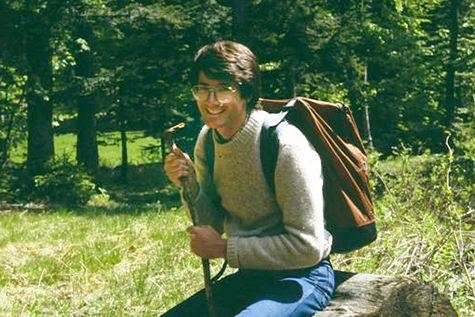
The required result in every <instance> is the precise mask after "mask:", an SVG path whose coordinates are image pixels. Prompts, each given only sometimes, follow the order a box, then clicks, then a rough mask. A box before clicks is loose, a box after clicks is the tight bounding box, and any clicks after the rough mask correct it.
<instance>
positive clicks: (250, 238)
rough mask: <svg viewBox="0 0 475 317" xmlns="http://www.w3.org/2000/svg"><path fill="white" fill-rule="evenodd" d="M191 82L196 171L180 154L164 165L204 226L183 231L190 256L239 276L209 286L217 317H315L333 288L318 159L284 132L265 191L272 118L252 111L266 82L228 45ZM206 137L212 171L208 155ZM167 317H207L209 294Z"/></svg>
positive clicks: (209, 56) (200, 63) (240, 49)
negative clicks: (264, 131)
mask: <svg viewBox="0 0 475 317" xmlns="http://www.w3.org/2000/svg"><path fill="white" fill-rule="evenodd" d="M191 76H192V77H191V81H192V83H193V88H192V92H193V96H194V98H195V100H196V103H197V106H198V109H199V111H200V113H201V116H202V119H203V121H204V123H205V126H204V127H203V129H202V130H201V132H200V134H199V136H198V140H197V143H196V146H195V162H194V164H193V162H192V161H191V160H190V158H189V157H188V156H187V155H186V154H184V153H183V152H181V151H179V150H176V151H174V153H171V154H169V155H168V156H167V158H166V160H165V171H166V174H167V176H168V177H169V178H170V180H171V181H172V182H173V183H175V184H176V185H178V186H181V184H180V181H179V179H180V178H182V177H186V178H187V180H188V184H190V188H191V192H192V195H191V196H192V197H191V198H189V199H192V203H193V206H194V210H195V211H196V212H197V214H198V218H199V221H200V225H198V226H191V227H189V228H188V229H187V231H188V233H189V234H190V239H191V249H192V251H193V252H194V253H195V254H196V255H198V256H200V257H202V258H205V259H214V258H224V259H226V260H227V261H228V263H229V265H230V266H231V267H234V268H238V269H239V270H238V272H237V273H234V274H232V275H229V276H227V277H225V278H223V279H221V280H220V281H218V282H217V283H216V284H215V285H213V293H214V305H215V307H216V310H217V313H218V316H240V317H244V316H276V317H285V316H312V315H313V314H314V313H315V312H316V311H318V310H322V309H323V308H324V307H325V306H326V305H327V304H328V302H329V300H330V298H331V296H332V294H333V291H334V288H335V281H334V273H333V269H332V267H331V264H330V262H329V260H328V258H327V257H328V255H329V254H330V249H331V241H332V239H331V235H330V234H329V233H328V232H327V231H326V230H325V224H324V218H323V203H324V202H323V192H322V186H323V176H322V170H321V163H320V157H319V156H318V154H317V152H316V151H315V149H314V148H313V147H312V145H311V144H310V143H309V142H308V141H307V139H306V138H305V136H304V135H303V134H302V133H301V132H300V131H299V130H298V129H297V128H296V127H294V126H292V125H288V126H286V127H285V128H284V129H283V131H282V132H281V133H280V134H279V152H278V153H279V154H278V158H277V163H276V166H275V189H274V190H271V189H270V188H269V186H268V184H267V182H266V179H265V176H264V173H263V171H262V166H261V160H260V155H261V154H260V145H259V142H260V130H261V127H262V124H263V122H264V120H265V119H266V117H267V115H268V113H267V112H265V111H262V110H259V109H258V107H256V104H257V99H258V97H259V91H260V73H259V69H258V63H257V58H256V57H255V55H254V54H253V53H252V52H251V51H250V50H249V49H248V48H247V47H246V46H244V45H241V44H238V43H235V42H230V41H220V42H216V43H214V44H211V45H207V46H204V47H203V48H201V49H200V50H199V51H198V53H197V54H196V56H195V59H194V63H193V69H192V75H191ZM208 133H212V137H213V142H214V151H215V158H214V168H213V171H209V170H208V164H207V162H206V155H205V142H206V141H205V140H206V136H207V134H208ZM318 175H320V177H318ZM223 233H225V234H226V238H223V236H222V234H223ZM163 316H167V317H169V316H207V305H206V299H205V295H204V292H203V291H201V292H198V293H197V294H195V295H194V296H192V297H190V298H189V299H188V300H186V301H184V302H183V303H181V304H179V305H177V306H176V307H175V308H173V309H172V310H170V311H169V312H167V313H166V314H165V315H163Z"/></svg>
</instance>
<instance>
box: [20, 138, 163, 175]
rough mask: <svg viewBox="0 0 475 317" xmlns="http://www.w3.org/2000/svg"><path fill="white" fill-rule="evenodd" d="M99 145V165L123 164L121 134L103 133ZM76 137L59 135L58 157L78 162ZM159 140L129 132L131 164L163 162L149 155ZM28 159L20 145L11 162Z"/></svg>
mask: <svg viewBox="0 0 475 317" xmlns="http://www.w3.org/2000/svg"><path fill="white" fill-rule="evenodd" d="M97 142H98V144H99V146H98V148H99V149H98V151H99V164H100V165H101V166H105V167H115V166H118V165H120V164H121V162H122V149H121V143H120V133H119V132H103V133H100V134H99V135H98V137H97ZM75 144H76V135H75V134H73V133H66V134H59V135H55V137H54V147H55V155H56V156H67V157H69V158H70V159H71V161H75V160H76V147H75ZM159 144H160V142H159V140H157V139H155V138H153V137H150V136H149V137H144V136H143V132H141V131H128V132H127V153H128V160H129V164H132V165H133V164H143V163H150V162H152V161H154V160H155V161H156V160H161V158H160V156H159V153H156V154H149V152H147V151H146V149H147V148H149V147H158V146H159ZM25 158H26V146H25V145H20V146H19V147H18V148H16V149H15V151H13V153H12V157H11V160H12V162H15V163H22V162H24V161H25Z"/></svg>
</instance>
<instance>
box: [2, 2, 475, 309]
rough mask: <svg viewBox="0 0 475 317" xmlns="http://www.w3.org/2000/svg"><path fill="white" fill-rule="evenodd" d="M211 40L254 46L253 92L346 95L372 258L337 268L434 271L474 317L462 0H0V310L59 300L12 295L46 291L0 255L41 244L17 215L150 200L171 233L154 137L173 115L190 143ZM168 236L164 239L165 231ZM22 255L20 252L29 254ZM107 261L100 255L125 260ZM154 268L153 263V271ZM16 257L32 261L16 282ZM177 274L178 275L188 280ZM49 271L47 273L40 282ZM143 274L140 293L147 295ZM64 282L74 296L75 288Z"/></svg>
mask: <svg viewBox="0 0 475 317" xmlns="http://www.w3.org/2000/svg"><path fill="white" fill-rule="evenodd" d="M218 39H235V40H237V41H240V42H242V43H244V44H246V45H248V46H249V47H250V48H251V49H252V50H253V51H254V52H255V53H256V55H257V56H258V57H259V59H260V63H261V71H262V74H263V94H262V96H263V97H266V98H289V97H293V96H306V97H311V98H315V99H320V100H326V101H331V102H339V101H343V102H345V103H347V104H349V105H350V106H351V109H352V111H353V114H354V116H355V118H356V121H357V124H358V126H359V129H360V131H361V134H362V136H363V138H364V140H365V144H366V147H367V149H368V152H369V154H370V156H371V160H372V170H371V173H372V186H373V192H374V200H375V206H376V214H377V215H378V218H379V221H380V225H379V228H380V232H381V234H380V239H379V241H378V242H377V244H375V247H373V248H372V249H369V251H368V249H366V251H365V249H363V250H362V251H361V252H362V253H359V252H360V251H358V252H356V253H355V254H351V255H350V256H347V257H341V258H336V263H337V266H338V265H340V267H341V268H343V269H352V270H358V271H368V272H380V273H384V274H393V275H402V276H411V277H416V278H419V279H422V280H425V281H429V282H433V283H435V284H436V285H437V286H438V287H439V289H440V290H441V291H442V292H444V293H446V294H447V295H448V297H449V298H450V299H451V300H452V302H453V304H454V306H455V307H456V309H457V311H458V312H459V313H460V314H461V315H466V316H473V315H470V314H471V313H472V312H473V311H475V304H474V301H475V286H474V284H475V282H474V280H475V265H474V264H473V263H475V237H474V234H473V230H474V224H475V214H474V212H473V211H474V208H475V185H474V183H475V182H474V180H475V177H474V176H475V145H474V143H473V138H474V136H475V133H474V127H475V3H474V2H473V1H471V0H417V1H416V0H384V1H375V0H357V1H356V0H345V1H342V0H336V1H335V0H333V1H328V0H318V1H314V0H294V1H290V0H282V1H272V0H240V1H239V0H219V1H217V0H189V1H183V0H181V1H180V0H135V1H129V0H117V1H108V0H1V1H0V176H1V177H0V202H1V206H2V208H0V217H1V218H0V219H1V222H0V224H1V226H2V227H3V228H2V227H0V229H1V232H0V248H1V249H0V250H2V252H0V263H2V264H4V265H3V267H4V268H5V269H3V270H2V269H0V270H1V271H0V273H1V274H0V285H2V286H4V287H5V288H4V289H6V290H4V291H2V293H0V295H1V296H0V299H2V298H4V299H6V302H9V303H11V302H12V300H13V299H14V301H18V300H19V301H20V302H19V304H18V305H16V304H4V305H3V306H2V304H1V303H2V301H1V300H0V312H1V311H2V309H4V311H5V312H7V311H8V312H12V311H16V312H20V313H25V312H27V311H28V312H29V313H32V312H35V311H37V312H38V314H39V315H41V314H42V313H43V312H44V311H45V309H46V310H48V309H54V310H55V311H57V309H56V308H52V307H55V305H56V304H57V302H56V303H54V302H53V301H51V302H50V301H48V300H44V302H43V301H41V300H38V297H34V298H35V300H34V301H33V304H32V303H31V302H28V301H26V302H25V301H24V300H23V301H22V300H20V298H21V296H20V295H22V296H26V295H25V294H24V293H22V291H19V289H21V290H23V291H24V288H22V287H26V289H28V287H27V286H31V285H30V284H35V283H38V282H39V284H42V283H43V285H44V283H45V281H46V277H47V276H48V271H45V269H44V268H42V269H40V268H36V269H31V265H30V266H29V264H28V263H23V262H21V263H22V265H14V264H12V262H11V259H7V258H8V256H7V255H8V254H11V251H12V247H13V246H16V247H17V248H19V249H18V250H20V249H21V248H20V247H19V245H23V246H24V245H27V240H28V239H30V238H31V239H33V240H35V239H38V236H36V235H35V236H31V237H30V238H26V239H27V240H18V241H16V240H15V239H17V238H15V237H17V235H18V234H19V232H23V233H24V234H26V231H22V229H21V227H18V226H17V225H18V223H17V222H18V221H20V220H19V219H23V218H22V217H29V216H28V214H30V213H31V217H32V218H27V219H28V223H30V224H31V223H33V224H37V225H39V224H38V223H37V222H36V221H38V219H37V218H36V217H37V216H38V215H39V214H41V215H50V213H51V212H55V213H56V214H57V215H62V214H63V213H62V212H60V211H61V210H63V211H64V210H66V211H67V212H66V213H65V215H66V216H67V215H69V216H71V215H78V214H89V213H91V212H92V213H94V214H95V215H96V216H97V215H98V214H99V215H104V214H105V215H108V216H110V217H113V216H117V215H118V214H129V215H132V216H134V217H135V218H133V219H135V220H130V221H131V223H129V224H128V225H129V226H132V227H133V226H134V224H135V221H138V220H140V219H142V218H141V217H143V216H140V215H142V213H144V214H147V215H150V214H153V215H154V216H156V215H157V212H156V211H157V208H158V209H159V210H160V211H161V212H159V213H158V214H159V216H160V217H157V218H159V220H151V219H155V218H154V217H152V216H150V217H147V223H148V225H149V226H152V223H153V225H154V226H158V227H159V228H160V229H159V230H160V231H162V232H168V231H167V230H166V229H169V228H170V221H171V220H170V219H169V217H172V216H171V215H173V217H175V216H176V214H175V213H176V212H177V211H176V208H175V207H176V206H177V204H178V201H177V191H176V189H175V188H173V187H172V186H170V185H169V183H168V182H167V181H166V180H165V178H164V177H163V173H162V170H161V162H162V158H163V153H164V151H165V149H164V148H163V144H162V142H161V133H162V132H163V130H164V129H165V128H167V127H169V126H171V125H173V124H176V123H177V122H180V121H183V122H186V123H187V128H186V129H185V130H184V131H183V133H182V134H181V135H180V139H179V144H180V146H181V147H183V148H184V149H185V150H186V151H187V152H189V153H191V152H192V147H193V143H194V138H195V137H196V135H197V132H198V131H199V128H200V126H201V122H200V118H199V114H198V112H197V111H196V109H195V106H194V102H193V99H192V96H191V93H190V89H189V88H190V87H189V83H188V74H189V71H190V65H191V61H192V57H193V55H194V53H195V52H196V50H197V49H198V48H199V47H201V46H202V45H204V44H207V43H210V42H213V41H215V40H218ZM140 141H143V142H142V143H140ZM61 142H65V144H63V143H61ZM137 144H140V145H137ZM111 146H112V147H116V148H117V149H118V151H119V154H116V159H111V153H110V152H108V151H107V149H108V148H110V147H111ZM134 146H139V147H140V149H136V148H134ZM137 151H138V152H140V154H138V155H136V154H137ZM134 155H135V156H134ZM136 157H137V158H136ZM65 206H66V207H65ZM63 208H66V209H63ZM98 208H99V209H98ZM18 210H20V211H21V212H20V211H18ZM58 210H59V211H58ZM91 210H93V211H91ZM144 210H145V211H144ZM164 210H166V211H168V212H163V211H164ZM138 211H139V212H138ZM25 212H26V214H25ZM66 216H65V217H66ZM177 217H178V216H177ZM73 218H74V217H73ZM96 218H97V219H102V218H101V217H95V218H94V219H96ZM131 219H132V218H131ZM137 219H138V220H137ZM173 219H175V218H173ZM142 220H143V219H142ZM62 221H65V220H64V219H62ZM153 221H163V222H162V223H160V224H157V223H154V222H153ZM174 221H175V222H179V223H181V222H185V220H184V218H178V220H176V219H175V220H174ZM21 223H22V224H23V225H24V226H25V227H24V228H23V230H27V228H29V226H27V225H26V224H25V223H24V222H21ZM164 224H166V226H168V228H163V226H164ZM56 225H58V226H59V224H56ZM175 225H176V226H177V227H174V226H173V225H172V226H171V228H176V229H177V230H179V228H180V224H178V223H175ZM40 228H41V225H40ZM56 229H57V228H56ZM42 230H43V231H44V232H48V228H47V227H43V228H42ZM51 230H53V229H51ZM104 230H105V229H104ZM385 230H386V231H385ZM14 232H16V233H15V234H14ZM104 235H105V236H107V234H106V233H104ZM111 235H113V234H112V233H110V232H109V237H110V236H111ZM170 235H171V236H167V237H165V236H163V237H161V238H160V239H162V240H161V241H169V240H168V239H171V240H173V239H175V236H174V235H173V234H172V233H170ZM25 236H28V234H26V235H25ZM39 236H42V235H41V234H40V235H39ZM171 237H173V238H171ZM149 238H150V239H151V240H153V239H152V238H151V237H149ZM62 239H63V238H62ZM154 239H155V240H153V241H158V240H156V239H158V237H156V236H154ZM182 240H183V241H185V240H186V239H185V237H182V236H180V239H179V241H182ZM15 241H16V242H17V244H15ZM54 241H56V240H54ZM173 241H175V240H173ZM51 243H53V242H52V241H48V242H45V244H51ZM55 243H56V242H55ZM156 243H158V242H156ZM170 243H171V242H170ZM173 243H176V241H175V242H173ZM180 243H181V242H180ZM89 247H91V248H93V249H94V248H95V246H89ZM116 247H117V246H116ZM130 247H131V246H130V245H129V246H128V247H127V248H126V251H124V252H125V253H127V252H129V251H130V250H131V249H129V248H130ZM132 247H133V249H134V252H135V251H136V250H137V248H138V246H137V245H132ZM32 248H33V247H32ZM124 248H125V247H124ZM184 248H185V249H186V247H184ZM50 249H54V248H52V247H51V246H50ZM21 250H23V249H21ZM95 250H98V249H97V248H96V249H95ZM114 250H115V249H114ZM63 251H64V250H63ZM109 251H110V250H109ZM22 252H26V251H25V250H23V251H22ZM85 252H86V251H85ZM157 252H158V251H157ZM170 252H171V253H167V254H161V253H159V254H158V255H157V254H153V257H152V256H151V255H150V256H151V257H152V258H156V257H161V258H162V259H168V260H170V261H172V262H173V261H175V260H176V257H177V255H176V254H175V253H173V252H172V251H170ZM33 253H34V254H35V256H33V257H32V258H31V261H30V262H29V263H33V262H35V261H36V262H38V261H37V260H38V258H37V257H36V256H40V255H38V254H37V253H35V252H33ZM2 254H4V255H5V257H4V258H2V256H1V255H2ZM30 255H31V254H30ZM41 256H45V255H44V254H43V255H41ZM116 256H117V258H114V259H111V260H110V261H111V263H110V265H111V266H115V265H117V264H118V263H121V260H122V259H123V258H122V256H121V255H120V254H116ZM2 259H3V260H2ZM70 260H71V261H72V262H71V263H69V262H68V263H69V264H68V266H69V268H68V270H72V271H68V272H75V271H74V269H73V268H74V267H75V264H77V259H75V258H71V259H70ZM83 260H84V259H82V260H81V261H79V262H80V263H82V265H85V267H88V263H87V261H83ZM2 261H3V262H2ZM8 261H10V262H8ZM61 261H63V260H61ZM75 261H76V262H75ZM150 261H151V260H150ZM163 261H164V260H163ZM63 262H64V261H63ZM101 263H102V264H101V268H102V269H107V268H106V267H107V265H105V264H104V263H105V262H101ZM161 263H162V266H160V265H158V264H156V265H157V267H156V270H157V271H158V270H163V269H164V267H163V265H164V264H163V263H165V262H161ZM185 263H188V262H185ZM190 265H191V264H190ZM0 267H2V266H1V265H0ZM23 267H24V269H25V270H27V271H28V272H30V271H29V270H33V271H31V272H33V273H31V274H32V276H31V279H29V278H27V277H25V274H23V273H21V272H23V271H22V269H21V268H23ZM46 267H47V266H46ZM192 267H193V266H192ZM27 268H29V269H27ZM81 268H84V267H83V266H81V267H79V268H78V270H79V271H81ZM55 269H56V270H58V268H55ZM189 269H190V268H189V267H188V266H186V265H185V266H184V269H183V270H184V271H180V272H181V274H183V275H189V274H190V272H189V271H187V270H189ZM378 270H379V271H378ZM89 271H91V270H89ZM99 271H100V270H99ZM149 271H150V268H148V269H147V272H149ZM19 272H20V273H19ZM101 272H102V275H107V274H104V272H103V271H101ZM83 273H84V272H83ZM51 274H53V273H51ZM68 274H70V273H68ZM71 274H72V273H71ZM84 274H86V273H84ZM87 274H90V273H87ZM87 274H86V275H87ZM197 274H199V273H197ZM26 275H28V274H26ZM86 275H84V276H86ZM19 276H20V277H21V278H20V277H19ZM73 276H74V274H73ZM80 276H83V275H80ZM84 276H83V277H84ZM115 278H117V276H115ZM18 279H19V280H18ZM144 279H146V278H145V277H144ZM60 280H61V281H63V280H62V279H60ZM19 281H20V282H19ZM21 281H23V282H21ZM68 281H70V280H68ZM147 281H149V280H147ZM160 281H161V283H165V284H164V285H168V284H166V282H165V281H164V280H160ZM191 281H194V280H191ZM57 282H58V280H56V279H55V278H53V275H51V280H50V282H49V283H50V285H56V283H57ZM63 282H64V281H63ZM149 282H150V281H149ZM22 283H24V284H22ZM71 283H72V282H71ZM131 283H137V281H133V282H131ZM66 284H67V283H66ZM68 285H69V284H68ZM71 285H72V284H71ZM71 285H69V286H70V287H73V286H71ZM147 285H148V284H147ZM154 285H155V284H153V283H152V284H150V285H148V286H144V287H150V289H147V290H149V291H150V292H151V293H152V291H151V290H154V289H153V287H154ZM7 286H8V287H7ZM56 286H57V285H56ZM133 286H135V287H136V286H137V285H136V284H133ZM9 287H11V288H9ZM57 287H59V286H57ZM75 287H77V286H75ZM110 287H112V288H113V287H114V286H110ZM131 287H132V286H131ZM115 288H117V285H116V286H115ZM185 288H187V289H192V288H190V287H185ZM171 289H174V286H173V285H169V286H168V288H167V286H164V288H160V290H162V291H161V292H160V291H157V290H156V289H155V294H159V295H155V296H161V297H160V298H159V299H157V297H151V298H149V297H140V296H139V297H137V298H141V300H138V301H139V302H140V304H137V305H136V306H133V305H132V306H133V307H135V308H137V307H142V308H141V309H143V311H142V313H143V315H147V313H151V312H154V313H156V312H157V311H158V312H160V311H163V310H164V309H165V308H166V307H170V306H171V305H172V304H173V303H176V302H177V301H178V300H179V299H181V298H182V296H184V295H177V294H175V293H173V292H172V293H173V294H175V295H173V296H171V297H168V296H169V293H170V290H171ZM49 292H50V293H52V294H53V295H54V296H56V295H57V294H56V293H55V292H52V291H51V290H49ZM71 292H72V293H73V294H75V295H77V296H76V297H77V298H83V297H81V296H80V295H81V294H82V293H81V291H78V290H77V289H75V288H73V290H71ZM147 294H148V293H147ZM30 295H31V294H30ZM103 295H104V294H103ZM185 295H186V294H185ZM32 296H33V295H32ZM34 296H38V294H36V293H35V294H34ZM45 296H46V295H45ZM150 296H151V295H150ZM46 297H47V296H46ZM26 298H28V296H26ZM128 299H130V294H127V293H124V294H123V297H118V299H116V302H115V304H114V303H110V302H107V301H105V302H104V304H103V305H102V306H100V308H97V307H95V308H94V309H99V311H102V312H107V309H108V307H109V308H110V309H111V311H113V308H114V307H116V308H117V305H118V304H117V303H119V304H120V305H123V306H124V307H125V308H124V307H123V309H126V308H127V307H128V306H127V305H125V304H124V303H125V302H127V300H128ZM152 299H153V300H152ZM68 300H69V301H68ZM64 301H66V302H68V305H66V306H67V307H69V308H68V309H70V310H67V313H66V312H65V315H68V314H69V313H71V311H75V312H77V311H79V310H81V309H82V310H84V309H85V311H86V313H87V312H89V313H91V311H88V310H87V309H88V307H89V308H90V305H89V304H90V303H89V301H88V300H87V298H83V301H81V300H79V302H77V303H76V302H74V301H72V300H71V298H69V297H66V298H65V299H64ZM152 302H153V303H152ZM144 303H147V304H144ZM63 304H64V303H63ZM88 305H89V306H88ZM114 305H116V306H114ZM120 305H119V306H120ZM63 307H64V305H63ZM84 307H86V308H84ZM121 307H122V306H121ZM129 308H130V307H129ZM91 309H92V308H91ZM137 309H138V308H137ZM124 311H127V310H124ZM132 311H133V310H131V312H130V315H133V313H132ZM104 314H105V315H107V313H104ZM124 315H127V313H124ZM111 316H113V314H112V313H111Z"/></svg>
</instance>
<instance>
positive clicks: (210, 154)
mask: <svg viewBox="0 0 475 317" xmlns="http://www.w3.org/2000/svg"><path fill="white" fill-rule="evenodd" d="M205 156H206V157H205V160H206V165H207V167H208V173H210V175H211V178H213V173H214V141H213V130H212V129H211V128H210V129H208V132H206V138H205Z"/></svg>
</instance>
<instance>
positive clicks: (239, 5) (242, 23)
mask: <svg viewBox="0 0 475 317" xmlns="http://www.w3.org/2000/svg"><path fill="white" fill-rule="evenodd" d="M232 8H233V10H232V12H233V38H234V39H235V40H236V41H237V42H240V43H246V41H247V24H248V21H247V20H248V16H249V15H248V3H247V0H232Z"/></svg>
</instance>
